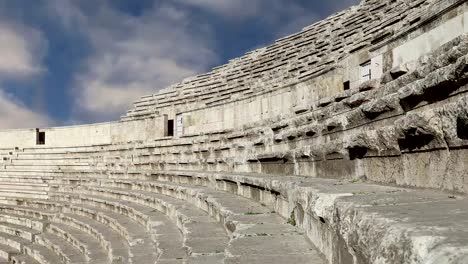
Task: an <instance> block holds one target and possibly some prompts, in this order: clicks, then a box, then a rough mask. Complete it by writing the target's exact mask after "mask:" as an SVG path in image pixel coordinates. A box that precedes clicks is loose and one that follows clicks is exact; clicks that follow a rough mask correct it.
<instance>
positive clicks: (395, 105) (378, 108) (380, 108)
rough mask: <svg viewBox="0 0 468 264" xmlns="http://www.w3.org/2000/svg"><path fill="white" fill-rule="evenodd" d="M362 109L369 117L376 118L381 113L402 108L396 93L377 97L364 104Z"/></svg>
mask: <svg viewBox="0 0 468 264" xmlns="http://www.w3.org/2000/svg"><path fill="white" fill-rule="evenodd" d="M360 108H361V111H362V112H363V113H364V115H365V116H366V117H367V118H369V119H375V118H377V117H379V116H380V115H382V114H384V113H387V112H392V111H394V110H398V109H400V105H399V98H398V96H396V95H395V94H392V95H389V96H385V97H383V98H378V99H375V100H373V101H371V102H369V103H366V104H364V105H362V106H361V107H360Z"/></svg>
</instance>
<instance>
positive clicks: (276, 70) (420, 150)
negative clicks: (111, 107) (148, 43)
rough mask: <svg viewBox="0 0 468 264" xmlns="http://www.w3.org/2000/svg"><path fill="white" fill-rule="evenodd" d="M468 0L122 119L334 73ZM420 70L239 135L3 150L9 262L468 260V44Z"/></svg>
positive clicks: (251, 67) (407, 10)
mask: <svg viewBox="0 0 468 264" xmlns="http://www.w3.org/2000/svg"><path fill="white" fill-rule="evenodd" d="M455 4H460V2H459V1H455V0H450V1H435V0H434V1H428V0H424V1H423V0H421V1H384V2H382V1H374V0H365V1H363V2H362V4H361V5H360V6H357V7H353V8H351V9H349V10H347V11H344V12H341V13H338V14H336V15H334V16H332V17H330V18H329V19H327V20H324V21H321V22H319V23H317V24H315V25H312V26H310V27H307V28H305V29H304V30H303V31H302V32H300V33H298V34H294V35H292V36H289V37H287V38H284V39H281V40H278V41H277V42H276V43H275V44H274V45H272V46H269V47H266V48H263V49H259V50H257V51H254V52H251V53H249V54H247V55H246V56H244V57H242V58H240V59H236V60H233V61H231V62H230V63H229V64H227V65H224V66H221V67H219V68H216V69H214V70H213V71H212V72H210V73H207V74H203V75H200V76H197V77H194V78H192V79H189V80H186V81H184V82H183V83H181V84H178V85H175V86H174V87H171V88H168V89H166V90H163V91H162V92H160V93H158V94H156V95H152V96H147V97H144V98H143V99H142V101H141V102H138V103H136V104H135V108H134V109H133V110H131V111H130V112H129V113H128V114H127V116H126V117H124V119H129V120H130V119H138V118H148V117H150V116H151V115H153V114H155V113H156V112H157V111H158V109H162V108H164V107H169V106H175V105H179V104H184V105H185V106H187V109H190V108H191V107H192V106H193V107H197V106H198V105H200V104H201V105H204V106H214V105H217V104H221V103H224V102H227V101H229V100H240V99H242V98H247V97H250V96H257V95H259V94H261V93H263V92H266V91H269V90H273V89H277V88H278V87H279V86H282V85H286V84H288V83H292V82H298V81H302V80H305V79H307V78H310V77H312V76H316V75H320V74H323V73H325V72H327V71H330V70H331V69H332V68H334V67H335V66H336V63H337V62H339V61H340V60H341V59H343V58H344V56H347V55H348V54H350V53H353V52H356V51H358V50H361V49H364V48H369V47H372V48H377V47H379V45H382V43H383V42H387V41H390V39H392V38H395V37H397V36H398V34H399V33H397V31H398V30H400V31H402V32H404V31H407V30H409V29H411V28H413V27H417V26H419V25H420V24H419V23H422V21H425V20H428V19H432V18H433V17H432V18H431V17H430V15H431V14H433V13H434V12H436V13H437V12H438V11H440V10H445V8H447V7H448V6H449V5H455ZM431 10H432V11H431ZM429 11H430V12H429ZM444 12H445V11H444ZM384 14H385V15H384ZM324 54H327V56H324ZM412 63H413V64H414V65H415V67H414V69H416V70H412V71H408V72H405V71H404V70H402V71H400V72H398V74H397V75H395V74H394V73H392V72H391V71H390V72H386V73H384V75H383V77H382V78H380V79H378V80H372V81H369V82H365V83H363V84H361V85H360V86H359V87H356V88H353V89H350V90H347V91H344V92H342V93H340V94H337V95H335V96H333V97H330V98H323V99H321V100H319V101H310V102H308V103H309V104H308V105H306V106H300V107H298V108H297V109H295V111H294V112H291V113H290V114H285V115H280V116H277V117H275V118H273V119H270V120H263V121H261V122H253V123H250V124H248V125H245V126H243V127H239V128H236V129H231V130H222V131H216V132H210V133H204V131H200V133H196V134H185V135H184V136H182V137H180V138H169V137H166V138H160V139H157V140H154V141H150V142H126V143H118V144H117V143H116V144H106V145H83V146H68V147H47V146H37V147H28V148H12V149H0V156H2V160H1V164H0V165H1V166H0V264H1V263H13V264H30V263H33V264H36V263H40V264H56V263H66V264H71V263H77V264H81V263H99V264H101V263H102V264H105V263H142V264H143V263H167V264H169V263H190V264H192V263H204V264H210V263H226V264H227V263H229V264H234V263H313V264H322V263H323V264H324V263H331V264H349V263H352V264H357V263H429V264H431V263H454V264H463V263H467V262H468V235H467V234H468V222H467V221H466V219H468V203H467V197H466V193H467V192H468V182H467V181H466V177H465V174H466V169H465V167H466V166H464V165H463V164H464V163H463V162H464V161H466V157H467V155H468V153H467V151H466V149H467V146H468V141H467V140H468V136H467V131H468V129H467V127H468V110H467V109H468V97H467V95H466V92H467V91H468V89H467V85H468V67H467V65H468V36H467V35H463V36H460V37H458V38H456V39H454V40H453V41H451V42H450V43H447V44H445V45H443V46H442V47H440V48H439V49H438V50H435V51H433V52H432V53H431V54H428V55H426V56H423V57H422V58H420V59H419V60H417V61H414V62H412ZM187 109H186V110H187ZM452 164H455V166H452ZM408 186H410V187H418V188H419V189H416V188H407V187H408ZM421 188H430V189H421Z"/></svg>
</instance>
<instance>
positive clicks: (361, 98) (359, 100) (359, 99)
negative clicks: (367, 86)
mask: <svg viewBox="0 0 468 264" xmlns="http://www.w3.org/2000/svg"><path fill="white" fill-rule="evenodd" d="M369 100H370V99H369V97H368V94H367V93H357V94H355V95H353V96H351V97H350V98H348V99H346V100H344V101H343V102H344V104H346V105H347V106H349V107H351V108H355V107H358V106H360V105H362V104H363V103H365V102H368V101H369Z"/></svg>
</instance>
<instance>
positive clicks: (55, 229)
mask: <svg viewBox="0 0 468 264" xmlns="http://www.w3.org/2000/svg"><path fill="white" fill-rule="evenodd" d="M45 234H52V235H55V236H57V237H61V238H62V239H64V240H65V241H67V242H68V243H69V244H72V245H73V246H74V248H76V249H77V250H78V251H79V252H81V253H82V254H83V256H84V258H85V259H86V260H87V261H88V263H108V262H109V257H108V253H107V252H106V251H105V250H104V249H103V248H102V247H101V244H100V242H99V241H97V240H96V239H95V238H94V237H93V236H91V235H89V234H87V233H86V232H84V231H82V230H80V229H78V228H75V227H71V226H68V225H65V224H62V223H52V224H51V225H49V226H48V227H47V229H46V232H45Z"/></svg>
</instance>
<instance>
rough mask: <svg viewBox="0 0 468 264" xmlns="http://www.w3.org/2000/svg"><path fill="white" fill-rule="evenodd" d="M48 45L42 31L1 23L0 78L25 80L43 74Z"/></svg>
mask: <svg viewBox="0 0 468 264" xmlns="http://www.w3.org/2000/svg"><path fill="white" fill-rule="evenodd" d="M46 45H47V43H46V41H45V39H44V38H43V36H42V34H41V33H40V31H38V30H36V29H33V28H30V27H26V26H23V25H20V24H14V23H8V22H5V21H0V78H2V79H24V78H29V77H32V76H35V75H37V74H39V73H41V72H43V67H42V65H41V60H42V57H43V55H44V54H45V49H46Z"/></svg>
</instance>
